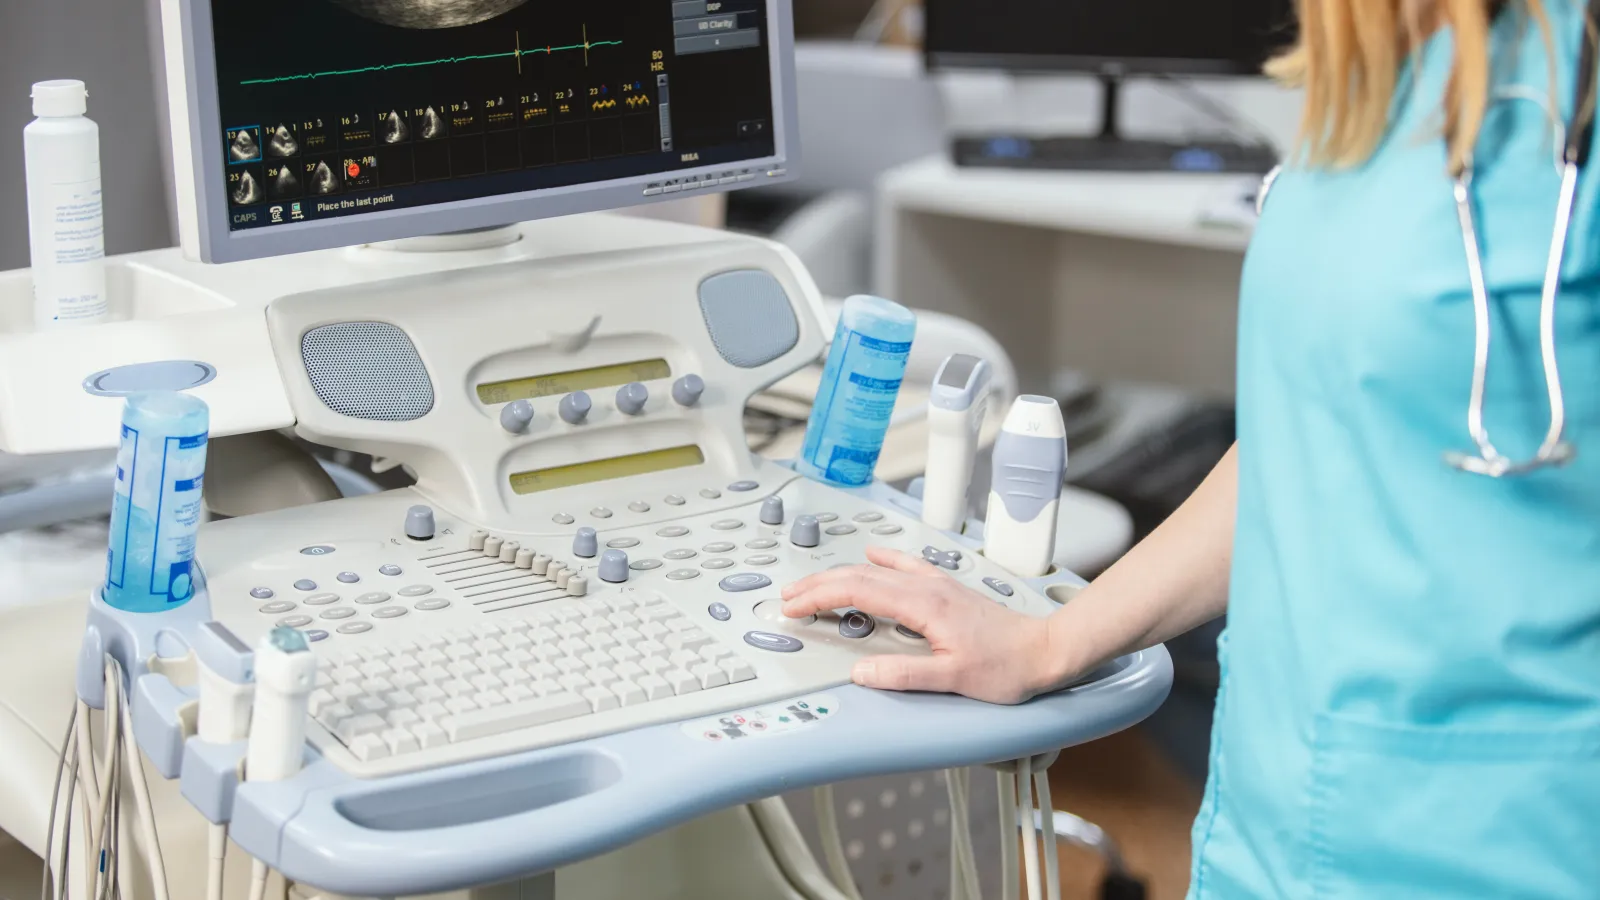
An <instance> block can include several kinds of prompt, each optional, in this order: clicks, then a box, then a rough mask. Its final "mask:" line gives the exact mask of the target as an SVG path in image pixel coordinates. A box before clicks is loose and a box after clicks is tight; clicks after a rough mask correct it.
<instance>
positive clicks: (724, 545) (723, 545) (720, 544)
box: [700, 541, 734, 553]
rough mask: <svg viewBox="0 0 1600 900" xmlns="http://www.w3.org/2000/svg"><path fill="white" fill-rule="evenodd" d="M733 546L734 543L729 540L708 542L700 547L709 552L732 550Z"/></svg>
mask: <svg viewBox="0 0 1600 900" xmlns="http://www.w3.org/2000/svg"><path fill="white" fill-rule="evenodd" d="M733 547H734V545H733V544H732V543H730V542H728V541H717V542H715V543H712V544H707V545H705V546H704V547H702V548H700V549H702V550H704V551H706V552H707V553H727V552H729V551H731V550H732V549H733Z"/></svg>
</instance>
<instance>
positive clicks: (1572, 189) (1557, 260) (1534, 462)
mask: <svg viewBox="0 0 1600 900" xmlns="http://www.w3.org/2000/svg"><path fill="white" fill-rule="evenodd" d="M1597 20H1600V0H1593V2H1591V3H1590V5H1589V10H1588V18H1587V22H1586V23H1585V24H1586V27H1585V28H1584V30H1583V44H1582V49H1581V50H1580V52H1579V56H1578V78H1577V89H1576V90H1575V91H1574V93H1573V98H1574V99H1573V109H1574V111H1573V118H1572V120H1571V121H1570V122H1568V123H1566V124H1565V125H1564V126H1563V124H1562V123H1561V122H1560V119H1559V117H1558V116H1557V115H1556V113H1555V111H1554V110H1553V109H1550V108H1549V107H1548V106H1546V113H1547V115H1549V117H1550V119H1551V120H1552V122H1554V123H1555V124H1556V127H1557V130H1558V132H1559V136H1558V137H1557V140H1556V144H1557V146H1559V147H1561V148H1562V149H1561V154H1560V156H1559V158H1558V159H1557V160H1556V167H1557V169H1558V170H1560V172H1561V193H1560V199H1559V200H1558V202H1557V204H1556V220H1555V231H1554V234H1553V236H1552V237H1551V239H1550V255H1549V259H1548V261H1547V263H1546V266H1545V274H1544V286H1543V289H1542V291H1541V294H1540V302H1539V350H1540V356H1541V357H1542V359H1543V362H1544V380H1545V390H1546V392H1547V393H1548V394H1549V398H1550V428H1549V430H1548V431H1547V432H1546V433H1545V437H1544V441H1543V443H1541V444H1540V445H1539V451H1538V453H1536V454H1535V455H1534V457H1533V458H1532V459H1529V460H1526V461H1523V462H1517V461H1515V460H1512V459H1511V458H1510V457H1507V456H1505V455H1504V454H1502V453H1501V452H1500V451H1499V450H1497V449H1495V446H1494V444H1493V442H1491V441H1490V440H1489V431H1488V429H1487V428H1486V427H1485V426H1484V424H1483V406H1484V385H1485V383H1486V382H1487V381H1488V377H1489V339H1490V336H1491V332H1492V330H1493V326H1492V324H1491V321H1490V318H1489V288H1488V282H1487V280H1486V279H1485V278H1484V274H1483V255H1482V246H1481V244H1480V243H1479V241H1478V226H1477V219H1476V216H1475V215H1474V214H1473V211H1472V161H1471V160H1470V159H1469V160H1468V161H1467V162H1466V164H1465V165H1464V166H1462V167H1461V168H1460V170H1459V171H1454V172H1452V173H1451V176H1450V177H1451V183H1452V187H1453V189H1454V193H1455V201H1456V217H1457V219H1459V220H1460V225H1461V240H1462V245H1463V246H1464V247H1465V249H1466V254H1467V278H1468V281H1469V283H1470V284H1471V286H1472V307H1473V319H1474V325H1475V329H1476V335H1477V337H1476V342H1475V345H1474V348H1473V363H1472V399H1471V401H1470V402H1469V404H1468V406H1467V433H1468V434H1470V435H1471V436H1472V442H1473V443H1474V444H1476V445H1477V452H1476V453H1472V452H1460V451H1450V452H1447V453H1445V455H1444V460H1445V463H1446V464H1447V465H1449V466H1451V467H1453V468H1456V469H1459V470H1461V471H1463V472H1470V473H1472V474H1475V475H1487V476H1489V477H1490V478H1505V477H1510V476H1517V475H1526V474H1529V473H1532V472H1536V471H1539V470H1540V469H1544V468H1549V467H1555V466H1561V465H1565V464H1566V463H1568V462H1570V461H1571V460H1572V459H1573V457H1575V456H1576V455H1577V450H1576V448H1574V447H1573V445H1572V444H1571V443H1569V442H1568V441H1566V440H1565V434H1566V427H1567V406H1566V397H1565V394H1564V393H1563V391H1562V387H1561V369H1560V366H1559V365H1558V364H1557V361H1556V335H1555V325H1556V301H1557V300H1558V299H1559V296H1560V290H1561V267H1562V263H1563V262H1564V261H1565V258H1566V251H1567V237H1568V234H1569V232H1570V231H1571V225H1572V208H1573V204H1574V202H1575V198H1576V196H1577V189H1578V173H1579V172H1580V171H1581V170H1582V169H1583V167H1584V164H1585V163H1587V162H1588V161H1589V147H1590V144H1591V143H1592V142H1593V138H1594V125H1595V123H1594V120H1595V116H1594V112H1593V111H1592V110H1590V109H1589V105H1590V103H1591V102H1592V95H1593V91H1594V75H1595V62H1596V60H1595V55H1596V51H1597V46H1596V44H1597V41H1596V38H1595V30H1594V29H1595V23H1596V21H1597ZM1496 97H1497V99H1512V100H1531V101H1533V102H1539V103H1541V105H1544V104H1543V102H1542V100H1541V98H1539V97H1537V96H1533V97H1529V96H1526V95H1523V94H1519V93H1514V92H1505V93H1501V94H1497V95H1496ZM1281 170H1282V167H1281V166H1280V167H1278V168H1274V169H1273V170H1272V171H1271V172H1268V173H1267V176H1266V178H1264V179H1263V180H1262V182H1261V189H1260V191H1259V192H1257V194H1256V213H1257V215H1259V214H1260V213H1261V210H1262V209H1263V208H1265V205H1266V200H1267V195H1268V194H1269V193H1270V192H1271V191H1272V186H1273V184H1274V182H1276V181H1277V178H1278V175H1279V173H1280V172H1281Z"/></svg>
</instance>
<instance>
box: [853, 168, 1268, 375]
mask: <svg viewBox="0 0 1600 900" xmlns="http://www.w3.org/2000/svg"><path fill="white" fill-rule="evenodd" d="M1251 181H1252V179H1241V178H1240V177H1239V176H1226V175H1190V174H1165V173H1163V174H1120V173H1116V174H1113V173H1076V172H1072V173H1069V172H1022V171H1009V170H1001V169H957V168H956V167H955V166H953V165H951V164H950V163H949V162H948V161H947V160H946V159H945V158H943V157H935V158H929V159H924V160H920V161H918V162H914V163H910V164H908V165H905V166H902V167H900V168H897V169H894V170H891V171H889V172H888V173H886V174H885V175H884V176H883V177H882V178H881V179H880V180H879V181H878V190H877V194H878V196H877V202H878V211H877V224H876V230H877V235H876V240H875V241H874V247H875V250H874V260H873V268H874V281H875V285H876V289H877V290H878V291H879V293H882V294H883V295H884V296H888V297H893V298H895V299H897V300H899V301H900V302H902V303H905V304H907V305H909V306H913V307H916V308H920V309H933V310H938V311H940V312H946V313H950V314H952V315H955V316H960V317H962V318H965V319H968V320H970V321H976V322H982V323H983V324H984V325H985V327H986V328H988V330H989V331H990V332H992V333H993V334H994V336H995V337H996V338H998V339H999V340H1000V342H1001V343H1002V344H1004V345H1005V347H1006V348H1007V349H1008V350H1009V351H1010V352H1011V354H1012V357H1013V360H1014V361H1015V362H1016V364H1017V368H1018V372H1019V376H1020V380H1021V383H1022V387H1023V388H1024V389H1025V390H1046V389H1047V388H1048V387H1049V384H1050V382H1049V379H1050V377H1051V375H1052V374H1053V373H1054V372H1055V371H1056V370H1058V369H1059V368H1061V367H1070V368H1073V369H1076V370H1079V371H1082V372H1085V373H1087V374H1089V375H1090V376H1092V377H1094V378H1097V379H1108V380H1131V381H1147V382H1162V383H1167V384H1173V385H1178V386H1182V387H1185V388H1188V389H1190V390H1193V391H1195V392H1197V393H1200V394H1204V395H1208V396H1217V397H1227V396H1231V395H1232V393H1233V379H1234V376H1233V372H1234V350H1235V341H1234V330H1235V327H1236V308H1237V300H1238V291H1239V267H1240V263H1241V261H1242V258H1243V253H1244V249H1245V247H1246V245H1247V244H1248V242H1249V231H1248V224H1247V223H1246V222H1244V221H1243V217H1239V219H1240V224H1234V225H1231V226H1230V225H1206V224H1202V218H1203V217H1204V215H1205V213H1207V212H1208V211H1211V210H1216V209H1219V208H1221V207H1224V206H1226V205H1227V203H1226V201H1227V200H1228V198H1229V197H1230V195H1239V194H1242V193H1243V190H1242V186H1244V185H1247V184H1249V183H1250V182H1251ZM1236 207H1242V203H1241V204H1236Z"/></svg>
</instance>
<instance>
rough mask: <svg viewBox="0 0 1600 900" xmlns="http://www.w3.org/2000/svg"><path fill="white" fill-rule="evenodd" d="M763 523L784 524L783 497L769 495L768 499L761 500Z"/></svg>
mask: <svg viewBox="0 0 1600 900" xmlns="http://www.w3.org/2000/svg"><path fill="white" fill-rule="evenodd" d="M813 521H815V520H813ZM761 524H763V525H782V524H783V498H782V497H768V498H767V499H765V500H763V501H761Z"/></svg>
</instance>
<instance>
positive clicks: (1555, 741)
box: [1190, 0, 1600, 900]
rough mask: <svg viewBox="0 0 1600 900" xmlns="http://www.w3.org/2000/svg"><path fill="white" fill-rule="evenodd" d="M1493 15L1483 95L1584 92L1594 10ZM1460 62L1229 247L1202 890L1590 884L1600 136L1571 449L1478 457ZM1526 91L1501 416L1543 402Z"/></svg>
mask: <svg viewBox="0 0 1600 900" xmlns="http://www.w3.org/2000/svg"><path fill="white" fill-rule="evenodd" d="M1546 6H1547V8H1548V9H1549V14H1550V16H1551V24H1552V29H1553V33H1554V39H1555V51H1554V53H1553V56H1554V61H1555V64H1556V65H1555V77H1554V82H1553V83H1552V78H1551V72H1550V69H1549V67H1548V66H1549V62H1550V59H1551V56H1552V54H1550V53H1547V51H1546V48H1545V44H1544V40H1543V37H1542V35H1541V32H1540V29H1539V27H1538V26H1537V25H1536V24H1533V23H1530V22H1529V21H1527V19H1526V18H1525V14H1521V15H1519V14H1517V12H1516V9H1515V5H1513V9H1511V10H1508V11H1507V13H1505V14H1503V15H1502V16H1501V17H1500V18H1499V20H1497V22H1496V23H1495V26H1494V34H1493V55H1494V58H1495V60H1496V67H1497V70H1496V74H1495V79H1494V85H1495V90H1496V92H1497V95H1499V96H1510V95H1515V96H1518V97H1532V98H1535V99H1537V100H1544V101H1545V102H1549V98H1550V96H1551V94H1552V91H1553V93H1554V94H1555V97H1556V100H1557V106H1558V108H1559V114H1560V116H1561V118H1562V119H1565V118H1566V117H1567V116H1568V115H1569V114H1570V112H1571V107H1572V99H1573V98H1572V91H1573V87H1572V85H1573V80H1574V79H1573V71H1574V67H1575V66H1576V64H1577V55H1578V46H1579V40H1580V30H1579V29H1580V27H1581V8H1580V7H1579V5H1578V3H1577V0H1546ZM1452 53H1453V48H1452V41H1451V35H1450V34H1449V33H1447V32H1444V33H1439V34H1437V35H1435V36H1434V37H1433V38H1432V39H1431V40H1430V41H1429V42H1428V43H1427V45H1426V46H1425V47H1424V48H1423V49H1422V50H1421V51H1420V53H1419V54H1418V56H1417V58H1416V59H1415V60H1414V64H1413V65H1411V66H1408V67H1407V71H1406V73H1405V76H1404V78H1403V84H1402V90H1401V91H1400V92H1399V93H1398V94H1397V97H1396V100H1395V102H1394V105H1393V110H1392V116H1391V123H1392V127H1391V130H1390V133H1389V135H1388V137H1387V138H1386V140H1385V141H1384V142H1383V144H1382V146H1381V147H1380V148H1379V149H1378V151H1377V153H1376V154H1375V155H1374V156H1373V157H1372V158H1371V159H1370V160H1369V161H1368V162H1366V163H1365V164H1364V165H1361V166H1360V167H1358V168H1354V169H1347V170H1335V171H1315V170H1309V169H1304V168H1301V169H1295V168H1290V169H1289V170H1288V171H1286V173H1285V174H1284V175H1283V176H1282V177H1281V178H1280V179H1279V180H1278V182H1277V184H1276V185H1275V187H1274V188H1273V191H1272V193H1271V195H1270V196H1269V198H1268V201H1267V204H1266V210H1265V212H1264V214H1263V217H1262V219H1261V222H1260V224H1259V228H1258V230H1257V232H1256V235H1255V238H1254V242H1253V244H1252V245H1251V247H1250V251H1249V254H1248V256H1247V260H1246V263H1245V269H1244V275H1243V287H1242V297H1241V311H1240V335H1239V337H1240V341H1239V390H1238V402H1239V496H1238V517H1237V522H1236V534H1235V546H1234V556H1233V575H1232V588H1231V590H1232V593H1231V600H1230V605H1229V619H1228V628H1227V630H1226V632H1225V635H1224V637H1223V638H1222V640H1221V642H1220V645H1219V646H1220V652H1221V656H1222V664H1223V683H1222V689H1221V691H1220V693H1219V697H1218V703H1217V710H1216V727H1215V729H1214V734H1213V750H1212V760H1211V775H1210V780H1209V782H1208V784H1207V788H1206V792H1205V796H1204V800H1203V803H1202V807H1201V810H1200V814H1199V816H1198V818H1197V820H1196V823H1195V827H1194V833H1193V838H1194V851H1195V857H1194V867H1193V871H1192V873H1191V874H1192V878H1191V885H1190V897H1191V898H1203V900H1210V898H1223V900H1232V898H1246V897H1249V898H1256V897H1263V898H1265V897H1285V898H1339V900H1344V898H1362V900H1373V898H1404V900H1428V898H1445V897H1448V898H1511V897H1517V898H1523V897H1527V898H1551V900H1560V898H1586V900H1592V898H1596V897H1600V221H1597V216H1600V197H1597V192H1600V153H1597V155H1596V162H1595V164H1594V165H1593V166H1591V168H1590V170H1589V171H1588V172H1587V173H1586V174H1585V175H1584V177H1583V178H1582V180H1581V182H1580V188H1579V194H1578V198H1577V204H1576V212H1575V214H1574V217H1573V224H1572V242H1571V249H1570V252H1569V254H1568V258H1567V260H1566V264H1565V268H1564V271H1563V273H1562V274H1563V297H1562V301H1561V306H1560V309H1559V315H1558V318H1557V329H1556V331H1557V334H1558V337H1559V359H1560V364H1561V374H1562V376H1563V379H1564V381H1565V384H1566V402H1567V414H1568V437H1569V439H1570V440H1572V441H1573V442H1574V443H1575V444H1576V446H1577V448H1578V456H1577V459H1576V460H1575V461H1574V462H1573V463H1572V464H1570V465H1568V466H1567V467H1565V468H1561V469H1555V470H1547V471H1544V472H1540V473H1538V474H1535V475H1532V476H1529V477H1523V478H1515V479H1505V480H1493V479H1489V478H1485V477H1482V476H1477V475H1467V474H1463V473H1460V472H1457V471H1455V470H1453V469H1451V468H1449V467H1447V466H1446V465H1445V464H1444V462H1443V461H1442V459H1443V457H1444V455H1445V453H1446V452H1447V451H1453V450H1470V449H1471V448H1472V447H1473V445H1472V442H1471V440H1470V438H1469V436H1468V432H1467V406H1468V398H1469V391H1470V387H1471V378H1472V370H1473V308H1472V299H1471V294H1470V293H1469V288H1468V276H1467V264H1466V255H1465V251H1464V250H1463V247H1462V241H1461V234H1460V231H1459V230H1458V227H1457V220H1456V210H1455V205H1454V201H1453V198H1452V194H1451V186H1450V182H1449V180H1448V178H1447V176H1446V174H1445V173H1446V156H1445V148H1444V146H1443V143H1442V141H1441V140H1440V139H1439V137H1438V135H1439V127H1440V117H1439V109H1440V100H1441V98H1442V96H1443V92H1444V89H1445V83H1446V80H1447V77H1448V72H1449V68H1450V63H1451V56H1452ZM1551 129H1552V126H1551V121H1550V118H1549V117H1548V116H1547V114H1546V113H1545V112H1544V111H1543V110H1542V109H1541V107H1540V105H1539V104H1538V103H1537V102H1533V101H1531V100H1527V99H1497V100H1496V102H1495V103H1494V105H1493V106H1492V108H1491V110H1490V113H1489V117H1488V120H1487V123H1486V125H1485V128H1484V133H1483V139H1482V141H1481V142H1480V143H1479V146H1478V150H1477V165H1476V169H1477V171H1476V178H1475V182H1474V190H1473V196H1474V202H1475V208H1476V211H1477V216H1478V222H1479V228H1480V231H1481V236H1482V243H1483V247H1484V253H1485V268H1486V272H1487V278H1488V282H1489V287H1490V291H1491V294H1492V305H1493V322H1494V341H1493V350H1492V359H1491V363H1490V372H1489V379H1488V398H1487V424H1488V427H1489V432H1490V435H1491V437H1492V439H1493V440H1494V441H1495V443H1496V444H1497V445H1498V446H1499V448H1500V449H1501V450H1502V451H1503V452H1505V453H1507V454H1508V455H1511V456H1513V457H1515V458H1518V459H1522V458H1526V457H1528V456H1529V455H1531V454H1532V453H1533V452H1534V450H1535V449H1536V447H1537V446H1538V444H1539V441H1540V439H1541V438H1542V437H1543V435H1544V433H1545V430H1546V426H1547V424H1548V421H1549V406H1548V403H1547V401H1546V395H1545V382H1544V377H1543V373H1542V370H1541V365H1540V355H1539V289H1540V284H1541V282H1542V281H1543V274H1544V269H1545V261H1546V254H1547V251H1548V248H1549V243H1550V235H1551V230H1552V226H1553V222H1554V216H1555V207H1556V198H1557V187H1558V180H1559V179H1558V174H1557V171H1556V169H1555V165H1554V152H1555V148H1554V146H1553V144H1554V141H1553V138H1552V134H1551Z"/></svg>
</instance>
